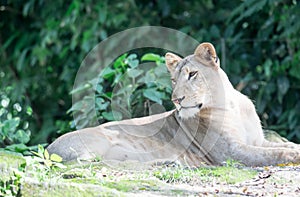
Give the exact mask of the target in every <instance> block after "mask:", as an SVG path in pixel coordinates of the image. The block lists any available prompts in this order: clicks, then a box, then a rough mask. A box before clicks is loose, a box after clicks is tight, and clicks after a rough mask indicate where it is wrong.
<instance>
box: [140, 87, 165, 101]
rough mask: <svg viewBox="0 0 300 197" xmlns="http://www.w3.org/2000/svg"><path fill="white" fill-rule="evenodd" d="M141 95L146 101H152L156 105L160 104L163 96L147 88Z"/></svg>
mask: <svg viewBox="0 0 300 197" xmlns="http://www.w3.org/2000/svg"><path fill="white" fill-rule="evenodd" d="M143 95H144V96H145V97H146V98H148V99H150V100H152V101H154V102H156V103H158V104H162V100H161V98H163V95H162V93H161V92H158V91H157V90H156V88H149V89H146V90H144V91H143Z"/></svg>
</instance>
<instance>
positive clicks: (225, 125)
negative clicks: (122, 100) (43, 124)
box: [48, 43, 300, 166]
mask: <svg viewBox="0 0 300 197" xmlns="http://www.w3.org/2000/svg"><path fill="white" fill-rule="evenodd" d="M166 66H167V67H168V69H169V71H170V74H171V79H172V83H173V95H172V100H173V102H174V104H175V106H176V110H173V111H170V112H165V113H162V114H158V115H153V116H149V117H144V118H138V119H130V120H123V121H116V122H111V123H106V124H103V125H100V126H98V127H95V128H88V129H83V130H79V131H75V132H72V133H68V134H66V135H63V136H62V137H60V138H58V139H57V140H56V141H55V142H53V143H52V144H51V145H50V146H49V147H48V151H49V152H50V153H57V154H59V155H61V156H62V157H63V158H64V160H65V161H69V160H75V159H85V160H86V159H87V160H90V159H93V158H95V157H101V158H103V160H104V161H128V160H135V161H140V162H155V161H166V160H168V161H169V160H172V161H178V162H180V163H181V164H184V165H190V166H199V165H203V164H206V165H220V164H222V162H224V161H226V160H227V159H234V160H238V161H240V162H241V163H244V164H245V165H247V166H265V165H275V164H279V163H287V162H293V163H300V148H299V145H296V144H293V143H291V142H286V143H272V142H269V141H267V140H265V138H264V135H263V130H262V127H261V124H260V120H259V117H258V115H257V113H256V110H255V107H254V105H253V103H252V102H251V101H250V100H249V99H248V98H247V97H246V96H245V95H243V94H241V93H240V92H238V91H236V90H235V89H234V88H233V87H232V85H231V83H230V81H229V80H228V77H227V75H226V74H225V73H224V71H223V70H222V69H221V68H220V63H219V59H218V57H217V54H216V51H215V49H214V47H213V45H212V44H210V43H203V44H200V45H199V46H198V47H197V49H196V50H195V53H194V54H193V55H190V56H188V57H186V58H184V59H181V58H180V57H179V56H177V55H175V54H172V53H167V54H166Z"/></svg>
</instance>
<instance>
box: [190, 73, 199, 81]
mask: <svg viewBox="0 0 300 197" xmlns="http://www.w3.org/2000/svg"><path fill="white" fill-rule="evenodd" d="M197 73H198V72H197V71H192V72H190V73H189V78H188V80H190V79H191V78H192V77H194V76H196V75H197Z"/></svg>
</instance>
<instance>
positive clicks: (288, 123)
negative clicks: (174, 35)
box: [227, 0, 300, 142]
mask: <svg viewBox="0 0 300 197" xmlns="http://www.w3.org/2000/svg"><path fill="white" fill-rule="evenodd" d="M299 16H300V11H299V4H297V2H296V1H291V2H289V3H287V2H286V1H283V0H279V1H278V0H269V1H267V0H264V1H255V0H249V1H245V2H243V3H241V4H240V5H239V6H238V7H237V8H236V9H235V10H234V11H233V13H232V15H231V18H230V20H229V21H228V23H229V24H232V25H233V27H234V29H235V30H234V32H236V33H237V34H240V37H241V39H240V42H244V43H236V42H232V43H230V42H229V43H228V45H229V50H228V51H229V53H227V54H228V55H229V57H228V56H227V58H228V59H229V58H230V57H233V56H234V57H235V58H236V60H235V61H233V64H231V65H230V68H229V69H228V71H229V74H230V76H231V79H234V82H235V83H239V85H240V86H239V85H238V86H239V87H240V88H241V89H242V91H243V92H244V93H246V94H247V95H249V97H250V98H252V99H253V100H255V101H256V107H257V111H258V113H259V115H260V117H261V119H262V123H263V126H264V127H265V128H269V129H273V130H276V131H278V132H279V133H280V134H281V135H284V136H286V137H287V138H288V139H290V140H291V139H292V140H294V141H298V142H300V132H299V130H300V126H299V125H300V100H299V99H300V91H299V89H300V86H299V84H300V72H299V69H300V68H299V60H300V53H299V44H300V40H299V38H298V32H299V31H300V21H299V20H295V18H297V17H299ZM262 17H263V18H264V20H262V19H261V18H262ZM241 27H242V28H241ZM247 38H251V40H249V41H247ZM237 44H238V45H241V44H243V47H239V53H238V56H237V53H236V52H235V51H234V50H232V49H235V48H236V45H237ZM237 60H238V62H237ZM244 73H245V74H244ZM241 74H242V75H241Z"/></svg>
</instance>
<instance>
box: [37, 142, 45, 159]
mask: <svg viewBox="0 0 300 197" xmlns="http://www.w3.org/2000/svg"><path fill="white" fill-rule="evenodd" d="M44 151H45V149H44V147H43V146H42V145H40V144H39V145H38V154H39V155H41V157H42V158H44Z"/></svg>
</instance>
